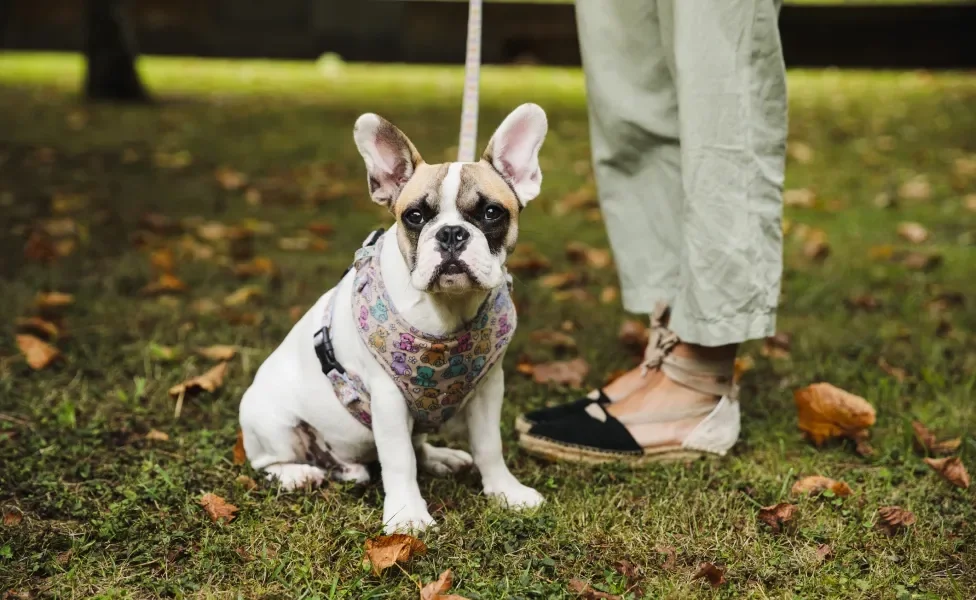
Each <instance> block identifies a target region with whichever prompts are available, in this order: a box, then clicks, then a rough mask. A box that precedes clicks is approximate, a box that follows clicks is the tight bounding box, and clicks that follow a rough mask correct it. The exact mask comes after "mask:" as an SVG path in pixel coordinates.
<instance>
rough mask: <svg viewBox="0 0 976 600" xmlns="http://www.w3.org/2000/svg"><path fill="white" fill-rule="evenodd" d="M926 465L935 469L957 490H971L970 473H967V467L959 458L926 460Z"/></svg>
mask: <svg viewBox="0 0 976 600" xmlns="http://www.w3.org/2000/svg"><path fill="white" fill-rule="evenodd" d="M922 460H924V461H925V464H927V465H928V466H930V467H932V468H933V469H935V472H936V473H938V474H939V475H942V477H943V478H944V479H945V480H946V481H948V482H949V483H951V484H952V485H954V486H956V487H957V488H962V489H968V488H969V473H968V472H966V465H964V464H962V460H960V458H959V457H958V456H951V457H948V458H924V459H922Z"/></svg>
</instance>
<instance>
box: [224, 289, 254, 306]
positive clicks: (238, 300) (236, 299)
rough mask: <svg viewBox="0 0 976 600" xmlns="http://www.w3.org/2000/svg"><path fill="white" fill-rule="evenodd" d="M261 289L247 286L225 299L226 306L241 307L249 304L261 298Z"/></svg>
mask: <svg viewBox="0 0 976 600" xmlns="http://www.w3.org/2000/svg"><path fill="white" fill-rule="evenodd" d="M262 293H263V292H262V291H261V288H259V287H257V286H253V285H246V286H244V287H242V288H240V289H239V290H237V291H235V292H234V293H232V294H230V295H229V296H227V297H226V298H224V306H240V305H242V304H247V303H248V302H250V301H251V299H252V298H260V297H261V295H262Z"/></svg>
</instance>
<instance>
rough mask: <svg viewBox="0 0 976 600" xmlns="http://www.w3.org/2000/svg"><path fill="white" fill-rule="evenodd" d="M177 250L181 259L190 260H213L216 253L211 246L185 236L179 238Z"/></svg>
mask: <svg viewBox="0 0 976 600" xmlns="http://www.w3.org/2000/svg"><path fill="white" fill-rule="evenodd" d="M177 250H178V251H179V255H180V257H182V258H189V259H190V260H213V258H214V256H216V254H217V253H216V251H215V250H214V249H213V247H212V246H208V245H207V244H204V243H201V242H198V241H197V240H196V239H195V238H194V237H193V236H189V235H185V236H183V237H182V238H180V241H179V243H178V245H177Z"/></svg>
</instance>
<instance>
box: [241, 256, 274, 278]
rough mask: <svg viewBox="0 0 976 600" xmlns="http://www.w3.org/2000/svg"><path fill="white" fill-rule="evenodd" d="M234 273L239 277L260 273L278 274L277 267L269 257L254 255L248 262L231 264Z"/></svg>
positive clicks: (256, 275)
mask: <svg viewBox="0 0 976 600" xmlns="http://www.w3.org/2000/svg"><path fill="white" fill-rule="evenodd" d="M233 272H234V275H235V276H237V277H240V278H241V279H244V278H247V277H259V276H262V275H269V276H272V277H273V276H276V275H278V267H277V265H275V264H274V263H273V262H272V261H271V259H270V258H265V257H263V256H255V257H254V258H253V259H251V260H250V261H248V262H241V263H237V264H235V265H234V266H233Z"/></svg>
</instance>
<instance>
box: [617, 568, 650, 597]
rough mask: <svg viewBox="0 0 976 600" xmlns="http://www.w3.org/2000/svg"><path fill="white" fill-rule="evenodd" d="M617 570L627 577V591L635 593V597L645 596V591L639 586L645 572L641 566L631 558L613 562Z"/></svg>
mask: <svg viewBox="0 0 976 600" xmlns="http://www.w3.org/2000/svg"><path fill="white" fill-rule="evenodd" d="M613 568H614V570H615V571H617V572H618V573H620V574H621V575H623V576H624V577H626V578H627V590H626V591H627V592H629V593H631V594H633V596H634V597H635V598H643V597H644V591H643V590H642V589H640V587H638V586H639V585H640V582H641V579H643V578H644V574H643V572H642V570H641V568H640V567H638V566H637V565H635V564H634V563H632V562H630V561H629V560H618V561H616V562H614V563H613Z"/></svg>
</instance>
